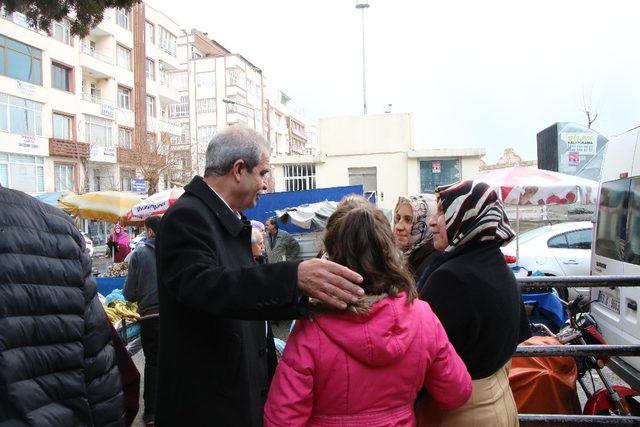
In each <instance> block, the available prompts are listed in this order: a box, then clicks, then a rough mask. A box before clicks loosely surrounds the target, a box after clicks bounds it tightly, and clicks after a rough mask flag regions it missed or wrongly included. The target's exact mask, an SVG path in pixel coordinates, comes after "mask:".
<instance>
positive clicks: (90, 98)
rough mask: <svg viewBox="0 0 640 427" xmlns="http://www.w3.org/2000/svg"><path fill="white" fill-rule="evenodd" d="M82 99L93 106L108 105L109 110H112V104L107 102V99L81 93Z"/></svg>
mask: <svg viewBox="0 0 640 427" xmlns="http://www.w3.org/2000/svg"><path fill="white" fill-rule="evenodd" d="M82 99H84V100H85V101H89V102H93V103H95V104H100V105H108V106H110V107H111V108H113V102H112V101H109V100H108V99H104V98H100V97H99V96H97V95H94V94H91V93H86V92H85V93H83V94H82Z"/></svg>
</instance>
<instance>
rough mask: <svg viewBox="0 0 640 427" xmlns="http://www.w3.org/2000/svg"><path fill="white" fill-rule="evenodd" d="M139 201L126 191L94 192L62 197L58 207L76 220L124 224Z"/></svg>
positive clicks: (138, 198) (139, 198) (134, 195)
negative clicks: (76, 218)
mask: <svg viewBox="0 0 640 427" xmlns="http://www.w3.org/2000/svg"><path fill="white" fill-rule="evenodd" d="M140 200H142V199H141V197H140V196H138V195H137V194H134V193H130V192H127V191H96V192H92V193H85V194H78V195H75V194H73V195H69V196H66V197H63V198H62V199H61V200H60V201H59V202H58V207H60V208H61V209H64V210H65V211H67V212H69V213H70V214H71V215H74V216H77V217H78V218H84V219H95V220H104V221H109V222H119V221H120V222H122V223H126V222H128V221H127V212H129V210H130V209H131V208H132V207H133V206H134V205H135V204H136V203H139V202H140Z"/></svg>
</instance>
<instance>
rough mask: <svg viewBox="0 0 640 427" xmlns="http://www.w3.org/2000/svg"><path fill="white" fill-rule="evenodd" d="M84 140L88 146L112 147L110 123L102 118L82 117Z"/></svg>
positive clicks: (86, 115)
mask: <svg viewBox="0 0 640 427" xmlns="http://www.w3.org/2000/svg"><path fill="white" fill-rule="evenodd" d="M84 123H85V128H84V131H85V139H86V141H87V142H88V143H89V144H92V145H99V146H102V147H112V146H113V140H112V139H111V121H110V120H106V119H103V118H102V117H96V116H90V115H88V114H85V115H84Z"/></svg>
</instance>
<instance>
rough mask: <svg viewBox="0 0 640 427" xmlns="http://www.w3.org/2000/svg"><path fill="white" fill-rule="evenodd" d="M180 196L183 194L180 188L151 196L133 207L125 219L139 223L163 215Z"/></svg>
mask: <svg viewBox="0 0 640 427" xmlns="http://www.w3.org/2000/svg"><path fill="white" fill-rule="evenodd" d="M182 194H184V189H183V188H182V187H179V188H171V189H169V190H164V191H161V192H159V193H156V194H153V195H151V196H149V197H147V198H146V199H144V200H143V201H141V202H140V203H137V204H136V205H134V206H133V207H132V208H131V210H130V211H129V213H128V214H127V219H129V220H130V221H140V220H144V219H146V218H148V217H150V216H154V215H164V213H165V212H166V211H167V209H169V206H171V205H172V204H174V203H175V201H176V200H178V199H179V198H180V196H182Z"/></svg>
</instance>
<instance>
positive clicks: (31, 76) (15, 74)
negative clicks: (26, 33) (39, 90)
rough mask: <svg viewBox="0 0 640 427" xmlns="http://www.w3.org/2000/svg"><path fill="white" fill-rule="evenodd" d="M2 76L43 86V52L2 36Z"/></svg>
mask: <svg viewBox="0 0 640 427" xmlns="http://www.w3.org/2000/svg"><path fill="white" fill-rule="evenodd" d="M0 74H4V75H6V76H8V77H11V78H12V79H16V80H22V81H23V82H27V83H33V84H35V85H40V86H42V51H41V50H40V49H36V48H35V47H31V46H29V45H26V44H24V43H20V42H18V41H15V40H13V39H10V38H8V37H4V36H2V35H0Z"/></svg>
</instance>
